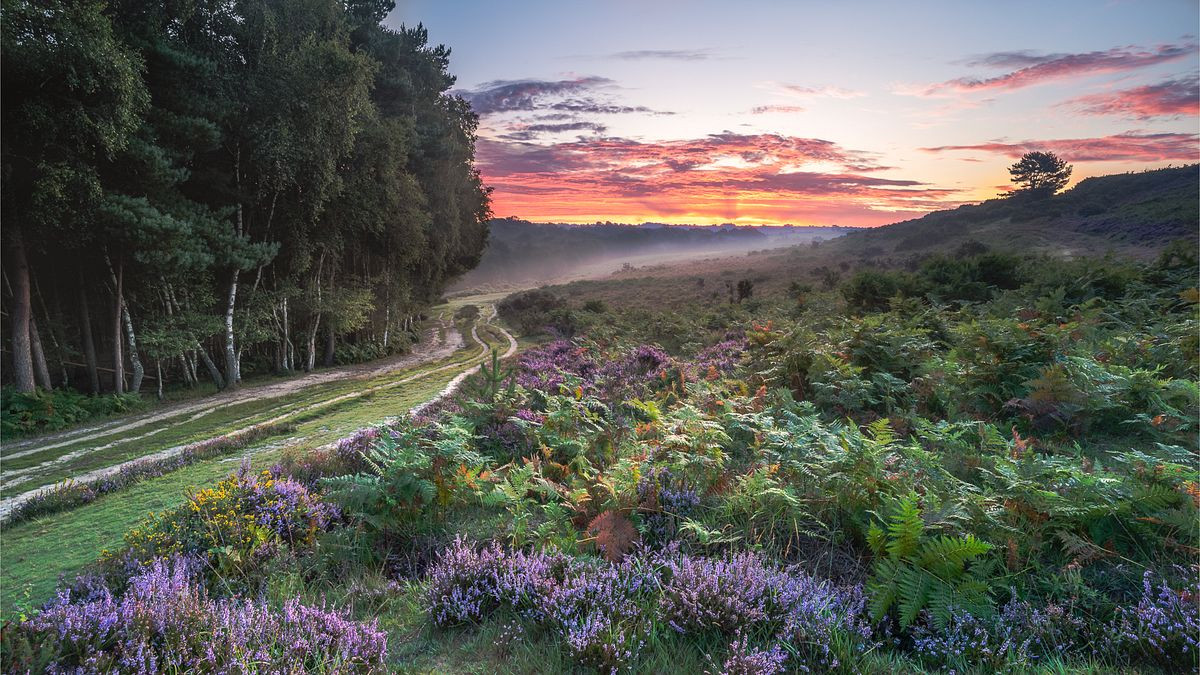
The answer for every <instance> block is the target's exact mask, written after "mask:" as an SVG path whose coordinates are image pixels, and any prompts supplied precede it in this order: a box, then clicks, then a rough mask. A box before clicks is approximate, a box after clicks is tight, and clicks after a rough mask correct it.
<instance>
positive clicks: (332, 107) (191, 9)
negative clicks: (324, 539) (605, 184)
mask: <svg viewBox="0 0 1200 675" xmlns="http://www.w3.org/2000/svg"><path fill="white" fill-rule="evenodd" d="M4 1H5V5H4V11H5V21H3V22H2V23H0V32H3V38H4V39H3V40H2V41H0V42H2V47H3V49H2V52H3V54H2V56H3V58H2V59H0V61H2V62H3V66H4V67H3V69H2V73H0V74H2V76H3V84H4V87H3V90H4V93H5V95H6V98H5V104H4V106H3V115H2V117H3V122H4V123H3V125H0V140H2V143H0V151H2V152H0V168H2V172H0V177H3V181H2V182H0V186H2V188H3V189H2V195H0V197H2V198H0V215H2V216H3V223H4V228H3V233H2V236H0V249H2V250H0V253H2V256H3V261H4V271H5V275H4V276H5V279H4V282H5V283H4V284H3V285H2V286H3V291H2V292H0V304H2V305H3V308H2V310H0V314H2V315H3V316H4V317H5V326H4V328H5V331H4V333H5V335H4V336H3V337H0V340H3V342H4V344H3V346H4V348H5V349H4V351H6V352H8V353H9V354H11V364H10V365H11V367H6V368H4V369H3V370H2V372H3V374H4V378H5V382H6V383H7V382H10V381H11V382H12V383H14V384H16V385H17V388H18V389H19V390H22V391H31V390H33V389H34V387H35V386H41V387H48V386H49V385H50V376H49V373H50V370H49V369H48V368H47V367H46V365H47V364H46V360H47V359H46V357H47V356H48V355H49V356H56V357H57V359H58V361H59V363H58V364H57V365H58V366H59V369H60V370H61V372H62V376H61V380H62V383H63V384H67V383H68V382H70V381H72V380H74V381H76V382H78V383H80V384H88V383H90V390H91V391H93V392H97V393H99V391H100V390H101V387H102V385H101V381H100V377H99V373H98V371H99V370H100V367H99V365H98V357H97V355H98V354H105V353H107V354H111V355H112V368H111V369H107V368H106V369H103V370H111V371H112V377H111V387H110V386H107V383H105V384H106V386H104V389H106V390H110V391H114V392H120V391H123V390H124V389H125V387H126V383H127V382H128V384H129V388H130V389H131V390H132V391H135V392H136V391H137V389H138V385H139V384H140V382H141V379H142V377H144V376H150V373H153V375H152V377H156V378H157V380H156V382H157V383H158V385H159V388H160V389H161V388H162V386H163V385H164V380H166V381H167V383H170V382H171V381H172V380H174V381H176V382H181V383H183V384H185V385H187V386H192V385H194V384H195V383H196V381H197V379H198V374H197V371H198V365H199V366H200V367H202V368H204V369H207V371H208V373H209V375H210V376H211V377H212V380H213V383H214V384H215V385H216V386H217V387H224V386H230V387H236V386H237V384H238V381H239V380H240V379H241V373H242V368H243V364H245V366H246V368H248V369H249V370H250V371H251V372H262V371H263V370H264V369H271V370H274V371H276V372H280V371H288V370H292V369H293V368H295V367H297V365H298V358H297V357H298V356H299V355H300V354H301V353H302V352H303V351H305V350H307V354H306V355H303V356H300V359H303V361H304V365H305V366H306V367H309V368H311V367H312V366H313V365H314V363H315V361H316V358H317V357H316V350H317V344H316V342H317V336H318V335H321V334H324V336H325V353H326V361H327V362H328V361H329V360H330V357H331V356H332V355H333V352H334V348H335V347H336V346H337V344H338V342H339V341H341V342H343V343H344V344H347V345H352V346H353V347H354V348H355V349H354V350H352V351H351V352H350V353H352V354H355V355H357V356H356V358H368V357H370V356H372V355H381V354H384V353H389V352H390V351H391V350H394V349H402V348H404V347H405V346H407V345H408V344H409V342H410V341H411V340H410V338H414V337H416V336H417V335H418V333H419V331H416V330H415V323H416V321H417V320H418V319H419V318H420V317H421V314H422V311H423V309H424V308H425V307H426V306H428V304H429V303H431V302H433V301H436V299H437V298H439V297H440V296H441V294H442V291H443V290H444V288H445V286H446V285H447V284H448V283H450V281H452V280H453V278H454V277H455V276H457V275H459V274H462V273H463V272H464V271H466V270H467V269H469V268H471V267H472V266H474V265H475V264H476V263H477V262H478V260H479V256H480V253H481V252H482V250H483V247H484V245H485V243H486V239H487V232H488V223H487V221H488V219H489V217H490V215H491V214H490V209H489V204H490V200H489V190H488V188H486V187H485V186H483V185H482V183H481V181H480V178H479V173H478V172H477V171H476V170H475V168H474V154H475V134H476V127H477V124H478V118H477V117H476V115H475V113H474V112H472V111H471V109H470V106H469V105H467V103H466V101H464V100H463V99H462V98H461V97H458V96H455V95H454V94H452V93H451V92H452V91H453V86H454V77H453V76H452V75H450V72H449V54H450V51H449V49H447V48H446V47H444V46H440V45H431V44H429V42H428V35H427V32H426V31H425V29H424V28H423V27H421V26H417V27H415V28H404V27H401V28H400V29H399V30H392V29H389V28H387V27H385V26H383V25H380V23H379V22H380V21H381V20H382V18H383V17H384V16H385V15H386V14H387V13H388V12H389V11H390V9H391V8H392V7H393V4H394V3H393V2H392V0H194V1H192V0H189V1H188V2H182V3H177V2H168V3H147V2H143V1H141V0H105V1H104V2H101V1H100V0H42V1H40V2H34V1H33V0H4ZM63 269H71V270H73V273H72V274H70V275H63V274H62V273H61V270H63ZM64 306H65V307H68V308H69V309H70V308H74V307H75V306H78V309H77V310H75V311H69V312H68V313H66V314H64V312H63V310H62V308H63V307H64ZM35 309H37V310H38V311H37V312H35V311H34V310H35ZM35 314H36V316H35ZM93 326H94V327H95V328H97V329H98V330H95V331H94V332H93ZM102 327H103V328H102ZM101 328H102V329H101ZM397 332H403V333H405V334H406V335H407V337H405V338H404V339H400V340H396V339H395V338H394V337H393V336H394V335H395V334H396V333H397ZM39 333H40V336H44V337H45V338H47V340H48V342H47V346H49V347H52V349H50V350H46V349H43V345H42V344H41V340H40V337H39ZM298 336H302V337H300V339H299V340H297V339H295V338H296V337H298ZM79 353H82V354H83V356H84V359H85V360H86V363H83V364H72V363H69V362H68V361H67V360H66V359H67V358H71V357H73V356H74V355H75V354H79ZM6 358H7V356H6ZM221 361H223V362H224V363H223V365H224V371H225V372H224V373H222V372H221V370H222V369H221V368H219V367H218V363H219V362H221ZM71 366H75V367H77V368H79V369H85V368H86V377H80V378H77V379H76V378H73V377H72V372H71V371H72V368H71ZM151 369H152V370H151ZM127 374H129V375H132V377H131V378H129V377H127ZM108 379H109V378H107V377H106V378H105V380H108ZM56 385H57V383H56Z"/></svg>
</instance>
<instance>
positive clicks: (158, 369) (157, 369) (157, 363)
mask: <svg viewBox="0 0 1200 675" xmlns="http://www.w3.org/2000/svg"><path fill="white" fill-rule="evenodd" d="M154 373H155V375H157V376H158V400H160V401H161V400H163V390H162V389H163V382H162V380H163V377H162V359H154Z"/></svg>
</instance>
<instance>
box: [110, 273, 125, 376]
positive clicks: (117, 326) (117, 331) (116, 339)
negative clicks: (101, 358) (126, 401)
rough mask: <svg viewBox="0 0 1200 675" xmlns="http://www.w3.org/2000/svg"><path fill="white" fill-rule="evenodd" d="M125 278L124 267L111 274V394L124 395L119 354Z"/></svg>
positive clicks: (123, 373)
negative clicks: (113, 295)
mask: <svg viewBox="0 0 1200 675" xmlns="http://www.w3.org/2000/svg"><path fill="white" fill-rule="evenodd" d="M108 269H109V271H110V272H111V271H112V264H111V263H109V266H108ZM124 278H125V266H124V265H120V264H119V265H117V269H116V272H115V273H113V279H114V285H113V292H114V294H115V303H114V306H113V326H112V340H113V343H112V351H113V393H115V394H123V393H125V355H124V354H123V353H122V352H121V315H122V314H124V313H125V297H124V295H123V294H122V288H121V284H122V282H123V281H124Z"/></svg>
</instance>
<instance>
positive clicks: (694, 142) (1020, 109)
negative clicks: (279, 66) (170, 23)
mask: <svg viewBox="0 0 1200 675" xmlns="http://www.w3.org/2000/svg"><path fill="white" fill-rule="evenodd" d="M1197 7H1198V3H1196V2H1195V0H1179V1H1161V2H1133V1H1111V2H1066V1H1062V0H1058V1H1055V2H1033V3H1024V2H1003V3H998V2H988V3H983V2H922V3H896V2H886V3H885V2H879V3H873V2H871V3H869V2H842V3H821V4H817V3H799V2H796V3H785V2H747V1H741V2H725V3H718V2H711V3H710V2H667V1H662V2H622V1H610V2H594V3H593V2H587V3H583V2H561V1H560V2H515V3H507V2H494V1H492V2H480V3H466V2H445V1H442V2H438V1H436V0H415V1H411V2H405V1H404V0H399V1H398V3H397V7H396V10H395V11H394V12H393V14H392V15H391V16H390V17H389V18H388V23H389V24H390V25H393V26H395V27H398V26H399V25H400V24H402V23H404V24H408V25H412V24H415V23H418V22H420V23H423V24H424V25H425V26H426V27H427V28H428V29H429V33H430V40H431V41H432V42H434V43H444V44H446V45H447V46H449V47H451V48H452V50H453V52H452V54H451V71H452V72H453V73H454V74H455V75H456V76H457V77H458V84H457V86H456V89H457V93H458V94H460V95H462V96H463V97H464V98H466V99H467V100H469V101H471V103H472V105H473V106H474V108H475V110H476V112H478V113H479V115H480V117H481V122H480V139H479V145H478V156H477V159H478V163H479V166H480V169H481V171H482V173H483V176H484V179H485V181H486V182H487V184H488V185H491V186H493V187H494V188H495V192H494V195H493V197H494V211H495V213H496V215H497V216H509V215H514V216H519V217H521V218H525V219H528V220H533V221H555V222H592V221H596V220H611V221H616V222H642V221H657V222H670V223H699V224H716V223H723V222H735V223H741V224H758V223H767V224H777V223H794V224H796V225H829V224H839V225H855V226H863V225H880V224H884V223H889V222H894V221H897V220H904V219H906V218H911V217H913V216H916V215H920V214H921V213H924V212H927V211H930V210H936V209H941V208H952V207H954V206H956V205H958V204H961V203H965V202H976V201H980V200H982V199H987V198H990V197H993V196H995V195H996V194H997V192H998V191H1000V190H1001V189H1004V188H1005V187H1006V186H1007V185H1008V178H1009V176H1008V172H1007V167H1008V165H1009V164H1011V163H1012V162H1013V161H1014V159H1015V158H1016V157H1018V156H1020V154H1021V153H1022V152H1024V151H1026V150H1029V149H1046V150H1051V151H1054V152H1057V153H1059V154H1060V155H1062V156H1063V157H1065V158H1066V159H1067V160H1068V161H1070V162H1072V163H1073V164H1074V165H1075V173H1074V177H1075V178H1076V179H1081V178H1085V177H1087V176H1095V175H1101V174H1108V173H1116V172H1122V171H1130V170H1141V169H1145V168H1153V167H1161V166H1166V165H1167V164H1176V165H1178V164H1182V163H1188V162H1195V161H1198V160H1200V139H1198V136H1197V132H1198V131H1200V127H1198V125H1200V118H1198V116H1197V107H1198V101H1200V84H1198V83H1200V50H1198V48H1197V38H1196V35H1195V32H1196V29H1197V23H1198V22H1200V16H1198V12H1197Z"/></svg>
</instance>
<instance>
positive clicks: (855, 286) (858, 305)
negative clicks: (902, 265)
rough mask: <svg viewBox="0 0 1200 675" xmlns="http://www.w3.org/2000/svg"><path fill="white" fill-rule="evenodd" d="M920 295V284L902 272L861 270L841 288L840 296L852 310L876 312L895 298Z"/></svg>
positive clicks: (884, 307) (885, 307)
mask: <svg viewBox="0 0 1200 675" xmlns="http://www.w3.org/2000/svg"><path fill="white" fill-rule="evenodd" d="M897 295H900V296H909V297H914V296H919V295H921V287H920V283H919V282H918V280H917V279H915V278H914V277H912V276H911V275H909V274H906V273H904V272H888V271H883V270H874V269H866V270H861V271H859V272H857V273H855V275H854V276H853V277H850V280H849V281H847V282H846V283H845V284H844V285H843V286H842V296H843V297H844V298H846V304H847V305H849V306H850V308H851V309H852V310H855V311H860V312H878V311H881V310H884V309H887V306H888V302H889V301H890V300H891V299H892V298H893V297H895V296H897Z"/></svg>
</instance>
